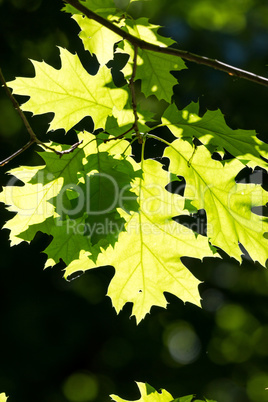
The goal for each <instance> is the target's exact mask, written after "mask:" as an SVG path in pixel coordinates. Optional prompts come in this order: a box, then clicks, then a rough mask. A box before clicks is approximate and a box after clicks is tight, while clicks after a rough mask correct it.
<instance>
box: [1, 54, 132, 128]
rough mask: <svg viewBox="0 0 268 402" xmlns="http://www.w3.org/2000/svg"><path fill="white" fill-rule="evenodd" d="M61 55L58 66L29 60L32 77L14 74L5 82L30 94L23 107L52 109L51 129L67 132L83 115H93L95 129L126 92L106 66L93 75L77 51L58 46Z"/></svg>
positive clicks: (37, 111)
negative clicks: (73, 51)
mask: <svg viewBox="0 0 268 402" xmlns="http://www.w3.org/2000/svg"><path fill="white" fill-rule="evenodd" d="M60 57H61V63H62V67H61V68H60V69H59V70H57V69H55V68H53V67H51V66H49V65H48V64H46V63H45V62H37V61H32V63H33V65H34V67H35V73H36V75H35V77H34V78H16V79H15V80H14V81H11V82H9V83H8V85H9V86H10V87H11V88H13V92H14V93H15V94H18V95H28V96H30V99H29V100H28V101H27V102H26V103H24V104H23V105H22V109H23V110H24V111H28V112H33V114H43V113H49V112H53V113H54V114H55V116H54V119H53V120H52V122H51V123H50V128H49V129H50V130H56V129H59V128H63V129H64V130H65V131H66V132H67V131H68V130H70V128H72V127H73V126H74V125H75V124H77V123H78V122H79V121H80V120H82V119H83V118H84V117H86V116H91V117H92V119H93V122H94V125H95V129H97V128H104V127H105V122H106V120H107V117H108V116H111V115H112V114H113V110H114V108H116V109H118V110H122V109H123V108H124V106H125V104H126V101H127V99H128V94H127V92H126V91H125V90H124V89H121V88H116V87H115V85H114V84H113V83H112V76H111V72H110V70H109V69H108V68H107V67H106V66H103V67H101V68H100V69H99V71H98V73H97V74H96V75H95V76H93V75H90V74H88V73H87V71H86V70H85V69H84V67H83V66H82V64H81V62H80V60H79V58H78V56H77V55H76V54H75V55H74V54H72V53H70V52H68V50H66V49H62V48H60Z"/></svg>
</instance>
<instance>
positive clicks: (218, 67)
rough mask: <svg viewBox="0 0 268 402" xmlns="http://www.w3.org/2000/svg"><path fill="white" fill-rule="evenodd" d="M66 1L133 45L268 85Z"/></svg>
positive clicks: (265, 80)
mask: <svg viewBox="0 0 268 402" xmlns="http://www.w3.org/2000/svg"><path fill="white" fill-rule="evenodd" d="M64 1H65V2H66V3H68V4H70V5H72V6H73V7H75V8H76V9H77V10H78V11H80V12H81V13H82V14H84V15H85V16H86V17H88V18H90V19H93V20H94V21H96V22H98V23H100V24H101V25H103V26H105V27H106V28H108V29H110V30H111V31H113V32H115V33H116V34H118V35H119V36H121V37H122V38H123V39H125V40H127V41H129V42H130V43H131V44H132V45H133V46H136V47H139V48H140V49H145V50H150V51H151V52H158V53H163V54H169V55H171V56H177V57H181V58H182V59H184V60H188V61H191V62H193V63H197V64H203V65H205V66H208V67H211V68H214V69H215V70H220V71H224V72H226V73H228V74H229V75H231V76H235V77H238V78H243V79H245V80H248V81H252V82H255V83H257V84H260V85H264V86H268V78H266V77H262V76H260V75H257V74H254V73H252V72H250V71H246V70H242V69H240V68H237V67H234V66H231V65H229V64H226V63H223V62H221V61H219V60H215V59H211V58H208V57H205V56H200V55H197V54H194V53H191V52H188V51H185V50H180V49H174V48H171V47H161V46H157V45H154V44H153V43H149V42H146V41H144V40H142V39H139V38H136V37H135V36H133V35H131V34H130V33H128V32H125V31H124V30H123V29H121V28H119V27H118V26H116V25H114V24H113V23H112V22H111V21H108V20H106V19H105V18H103V17H101V16H100V15H98V14H96V13H94V12H93V11H91V10H89V9H88V8H86V7H85V6H84V5H83V4H81V3H80V2H79V1H78V0H64Z"/></svg>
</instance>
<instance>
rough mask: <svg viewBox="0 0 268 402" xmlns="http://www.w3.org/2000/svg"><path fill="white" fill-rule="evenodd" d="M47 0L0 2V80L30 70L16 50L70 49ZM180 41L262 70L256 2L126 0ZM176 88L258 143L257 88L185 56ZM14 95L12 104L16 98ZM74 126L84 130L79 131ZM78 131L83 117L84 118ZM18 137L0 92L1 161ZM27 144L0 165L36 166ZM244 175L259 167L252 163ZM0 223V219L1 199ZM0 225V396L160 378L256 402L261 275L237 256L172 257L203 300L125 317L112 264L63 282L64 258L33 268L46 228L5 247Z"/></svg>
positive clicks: (260, 90) (262, 320)
mask: <svg viewBox="0 0 268 402" xmlns="http://www.w3.org/2000/svg"><path fill="white" fill-rule="evenodd" d="M62 6H63V4H62V2H61V1H59V0H46V1H44V0H43V1H42V0H0V48H1V49H0V66H1V68H2V71H3V74H4V75H5V78H6V80H7V81H9V80H12V79H14V77H15V76H33V74H34V72H33V67H32V65H31V63H30V62H29V60H28V59H35V60H39V61H42V60H45V61H46V62H47V63H49V64H51V65H53V66H54V67H56V68H59V67H60V62H59V52H58V49H57V47H56V46H57V45H59V46H62V47H66V48H68V50H70V51H72V52H74V51H77V52H78V54H79V55H81V58H82V62H83V63H84V65H86V67H87V68H88V69H89V70H90V69H91V68H92V69H94V68H95V66H96V64H95V61H94V58H91V57H90V56H89V55H88V54H87V55H85V54H83V48H82V44H81V42H80V39H79V38H78V37H77V33H78V32H79V28H78V27H77V25H76V23H75V22H73V21H72V20H71V19H70V15H68V14H64V13H62V12H60V9H61V8H62ZM133 13H134V15H135V16H144V15H148V16H150V17H151V21H152V22H153V23H156V24H160V25H162V26H165V28H163V31H162V32H163V34H165V35H166V36H171V37H172V38H173V39H175V40H176V41H177V42H178V43H179V46H180V48H181V49H185V50H189V51H191V52H194V53H198V54H202V55H206V56H208V57H212V58H215V59H219V60H221V61H224V62H226V63H229V64H233V65H235V66H237V67H240V68H243V69H248V70H250V71H253V72H255V73H256V74H259V75H264V76H267V66H266V65H267V64H268V5H267V1H266V0H264V1H260V0H259V1H257V0H255V1H253V0H222V1H221V2H218V1H216V0H215V1H213V0H195V1H191V2H189V1H188V0H178V1H163V0H161V1H160V0H154V1H153V2H144V4H143V5H142V4H139V3H134V4H133ZM187 66H188V68H189V69H188V70H184V71H182V72H180V73H179V74H178V75H177V77H178V80H179V82H180V84H179V85H178V86H176V87H175V101H176V103H177V104H178V106H179V107H180V108H183V107H184V106H186V105H187V104H188V103H189V102H191V101H192V100H194V101H197V100H198V99H199V101H200V105H201V110H202V111H203V112H204V111H205V110H206V109H212V110H215V109H217V108H220V109H221V110H222V112H223V113H224V115H225V118H226V121H227V122H228V124H229V125H230V126H231V127H232V128H234V129H235V128H244V129H255V130H256V131H257V133H258V134H259V136H260V138H262V139H263V140H264V141H266V142H267V97H268V92H267V88H265V87H262V86H260V85H257V84H253V83H251V82H247V81H243V80H238V79H236V78H233V77H230V76H228V75H227V74H224V73H221V72H218V71H215V70H213V69H210V68H208V67H203V66H199V65H195V64H192V63H189V62H187ZM18 100H19V101H20V102H21V101H23V98H22V97H20V98H19V97H18ZM27 116H28V117H29V119H30V122H31V125H32V127H33V128H34V130H35V132H36V134H37V135H38V137H39V138H40V139H43V140H44V139H46V138H50V139H53V140H57V141H62V142H65V143H69V144H72V143H73V140H74V138H75V135H74V132H70V133H68V135H66V136H65V135H64V133H63V132H61V131H60V130H59V132H56V133H54V134H46V131H47V129H48V123H49V121H50V120H51V117H52V115H44V116H36V117H33V118H31V115H30V114H27ZM81 124H82V126H83V125H84V126H85V127H87V125H88V124H89V123H88V121H84V122H82V123H81ZM81 128H83V127H81ZM87 128H88V127H87ZM27 141H28V135H27V132H26V129H25V128H24V127H23V125H22V122H21V121H20V119H19V117H18V116H17V114H16V112H15V111H14V110H13V108H12V105H11V103H10V101H9V99H8V98H7V97H6V95H5V94H4V91H3V90H0V160H2V159H4V158H6V157H7V156H9V155H10V154H11V153H13V152H15V151H16V150H17V149H18V148H20V147H21V146H22V145H24V144H25V143H26V142H27ZM34 151H35V148H34V147H32V148H30V149H28V150H27V151H25V152H24V153H23V154H22V155H21V156H19V157H17V158H16V159H14V160H13V161H11V162H10V163H9V164H8V165H6V166H4V167H2V168H1V169H0V185H5V183H6V182H7V180H8V176H7V175H6V174H5V172H6V171H8V170H9V169H10V168H12V167H15V166H19V165H23V164H36V163H38V161H39V159H38V157H37V156H36V154H35V152H34ZM255 177H257V180H264V182H266V177H265V175H264V174H263V172H262V171H259V172H258V173H257V176H255ZM0 214H1V215H0V220H1V222H0V224H1V225H3V224H4V222H5V221H6V220H7V218H8V217H9V216H10V214H8V213H7V212H6V210H5V209H4V206H3V204H0ZM8 238H9V232H8V230H7V229H3V230H2V231H1V232H0V276H1V278H0V287H1V289H0V301H1V305H0V334H1V335H0V392H6V394H7V395H9V396H10V397H9V399H8V402H24V401H25V402H26V401H27V402H36V401H38V402H69V401H74V402H75V401H77V402H88V401H95V402H102V401H108V400H109V394H117V395H120V396H121V397H122V398H125V399H129V400H130V399H132V400H133V399H138V398H139V394H138V391H137V387H136V385H135V383H134V381H142V382H145V381H147V382H148V383H150V384H151V385H152V386H154V387H155V388H157V389H160V388H165V389H167V390H168V391H169V392H170V393H172V395H173V396H174V397H179V396H183V395H187V394H192V393H197V394H199V395H202V394H203V395H206V396H207V398H211V399H215V400H218V401H219V402H225V401H228V402H248V401H254V402H262V401H266V400H267V398H268V391H265V387H268V342H267V339H268V320H267V318H268V309H267V307H268V303H267V301H268V287H267V285H268V274H267V271H266V269H264V268H263V267H261V266H259V264H257V263H255V264H254V263H253V262H252V261H250V260H249V259H245V260H244V262H243V264H242V265H241V266H240V265H239V264H238V263H237V262H235V261H234V260H233V259H230V258H228V256H226V255H223V259H222V260H217V261H215V260H213V261H211V260H209V259H205V260H204V262H203V263H201V262H200V261H196V260H193V259H192V260H191V259H185V260H184V261H185V263H186V264H187V266H188V267H189V268H190V269H191V270H192V272H194V274H195V275H196V276H197V278H198V279H200V280H202V281H204V283H203V284H201V285H200V293H201V296H202V298H203V301H202V304H203V309H199V308H197V307H195V306H193V305H191V304H189V303H187V304H186V305H183V303H182V302H181V301H180V300H179V299H177V298H176V297H174V296H172V295H170V294H167V295H166V297H167V299H168V301H169V305H168V308H167V310H164V309H160V308H156V307H153V308H152V311H151V314H150V315H148V316H147V317H146V318H145V320H143V321H142V322H141V324H140V325H139V326H138V327H137V326H136V323H135V320H134V318H129V316H130V314H131V305H126V306H125V307H124V309H123V311H122V312H121V313H120V314H119V316H117V315H116V313H115V311H114V309H113V308H112V306H111V302H110V299H109V298H108V297H106V296H105V294H106V291H107V287H108V284H109V281H110V280H111V278H112V276H113V274H114V270H113V268H112V267H107V268H101V269H97V270H93V271H91V272H87V273H86V274H84V275H83V276H81V277H80V278H78V279H75V280H73V281H72V282H66V281H65V280H64V279H63V278H62V274H63V273H62V269H63V266H60V265H58V266H56V267H55V268H53V269H47V270H45V271H44V270H43V267H44V262H45V260H46V256H45V255H44V254H42V253H41V252H42V250H44V248H45V247H46V245H47V244H48V241H49V239H48V237H47V236H45V235H41V234H38V235H37V236H36V238H35V239H34V241H33V242H32V243H31V244H30V245H29V244H26V243H25V242H23V243H21V244H20V245H18V246H14V247H12V248H10V246H9V240H8Z"/></svg>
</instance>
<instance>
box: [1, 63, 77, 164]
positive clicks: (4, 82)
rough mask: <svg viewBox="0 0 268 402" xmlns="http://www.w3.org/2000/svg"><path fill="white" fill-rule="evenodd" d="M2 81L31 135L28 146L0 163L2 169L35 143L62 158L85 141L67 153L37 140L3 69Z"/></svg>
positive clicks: (67, 150) (24, 146)
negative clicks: (9, 86)
mask: <svg viewBox="0 0 268 402" xmlns="http://www.w3.org/2000/svg"><path fill="white" fill-rule="evenodd" d="M0 81H1V82H2V84H3V87H4V90H5V92H6V94H7V96H8V97H9V99H10V100H11V102H12V105H13V106H14V108H15V110H16V111H17V112H18V114H19V116H20V118H21V119H22V121H23V123H24V126H25V127H26V129H27V131H28V133H29V135H30V141H28V142H27V144H25V145H23V147H21V148H20V149H19V150H18V151H16V152H14V154H12V155H10V156H9V157H8V158H6V159H4V160H3V161H0V167H1V166H4V165H6V164H7V163H8V162H9V161H11V160H12V159H14V158H15V157H16V156H18V155H20V154H21V153H22V152H24V151H25V150H26V149H27V148H29V147H30V146H31V145H32V144H34V143H36V144H39V145H41V146H42V147H44V148H46V149H50V150H51V151H53V152H55V153H56V154H57V155H59V157H60V158H61V157H62V155H64V154H68V153H70V152H73V151H74V150H75V149H76V148H77V147H78V146H79V145H80V144H81V143H82V142H83V140H81V141H79V142H76V143H75V144H73V145H72V146H71V147H70V148H69V149H66V150H65V151H57V150H56V149H54V148H52V147H50V146H49V145H46V144H45V143H44V142H42V141H40V140H39V139H38V138H37V136H36V135H35V133H34V131H33V129H32V127H31V126H30V124H29V122H28V120H27V117H26V116H25V114H24V113H23V111H22V110H21V108H20V105H19V104H18V102H17V100H16V99H15V98H14V96H13V95H12V93H11V91H10V89H9V88H8V86H7V84H6V80H5V78H4V76H3V73H2V70H1V68H0Z"/></svg>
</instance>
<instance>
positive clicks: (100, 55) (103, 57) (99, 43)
mask: <svg viewBox="0 0 268 402" xmlns="http://www.w3.org/2000/svg"><path fill="white" fill-rule="evenodd" d="M112 17H113V18H114V15H112ZM73 19H74V20H75V21H76V22H77V24H78V25H79V26H80V28H81V32H80V33H79V37H80V38H81V40H82V42H83V45H84V48H85V50H88V51H89V52H90V53H91V54H95V55H96V56H97V59H98V61H99V63H100V65H101V66H102V65H104V64H106V63H108V61H109V60H112V59H113V55H114V44H115V43H116V42H119V41H121V40H122V37H121V36H119V35H117V34H116V33H114V32H113V31H111V30H110V29H108V28H106V27H105V26H103V25H101V24H99V23H98V22H96V21H94V20H91V19H88V18H86V17H84V16H82V15H74V16H73ZM108 19H110V18H108Z"/></svg>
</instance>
